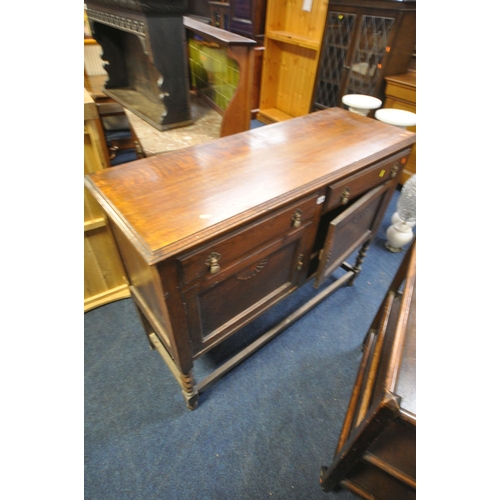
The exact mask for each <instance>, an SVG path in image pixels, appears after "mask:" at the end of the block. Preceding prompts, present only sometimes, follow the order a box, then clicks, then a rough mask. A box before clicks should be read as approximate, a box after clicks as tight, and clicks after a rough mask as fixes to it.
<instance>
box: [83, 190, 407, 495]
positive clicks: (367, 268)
mask: <svg viewBox="0 0 500 500" xmlns="http://www.w3.org/2000/svg"><path fill="white" fill-rule="evenodd" d="M398 196H399V192H397V191H396V193H395V195H394V197H393V199H392V201H391V205H390V206H389V209H388V210H387V212H386V216H385V219H384V221H383V223H382V224H381V227H380V229H379V232H378V234H377V237H376V238H375V240H374V242H373V243H372V245H371V247H370V250H369V252H368V254H367V257H366V259H365V262H364V265H363V270H362V272H361V274H360V275H359V276H358V278H357V280H356V282H355V285H354V286H353V287H344V288H341V289H340V290H338V291H337V292H335V293H334V294H333V295H332V296H330V297H329V298H328V299H326V300H325V301H324V302H322V303H321V304H319V305H318V306H317V307H316V308H315V309H313V310H312V311H311V312H309V313H308V314H307V315H305V316H304V317H303V318H301V319H300V320H299V321H297V322H296V323H294V324H293V325H291V326H290V327H289V328H288V329H287V330H285V331H284V332H283V333H281V334H280V335H279V336H278V337H277V338H276V339H274V340H273V341H271V342H270V343H269V344H267V345H266V346H265V347H263V348H262V349H261V350H259V351H258V352H257V353H255V354H254V355H253V356H252V357H250V358H249V359H247V360H246V361H245V362H243V363H242V364H241V365H239V366H238V367H237V368H235V369H234V370H233V371H232V372H230V373H229V374H227V375H226V376H225V377H224V378H223V379H222V380H220V381H219V382H218V383H217V384H216V385H214V386H213V387H211V388H210V389H208V390H207V392H205V393H203V394H202V395H201V397H200V404H199V407H198V409H197V410H195V411H189V410H187V408H186V406H185V403H184V400H183V398H182V395H181V392H180V388H179V386H178V384H177V382H176V381H175V379H174V377H173V375H172V374H171V373H170V371H169V369H168V368H167V366H166V365H165V363H164V362H163V360H162V359H161V357H160V355H159V354H158V353H157V352H155V351H152V350H150V349H149V346H148V342H147V340H146V337H145V335H144V332H143V330H142V327H141V324H140V322H139V319H138V317H137V315H136V312H135V309H134V306H133V304H132V301H131V299H125V300H121V301H118V302H114V303H112V304H108V305H106V306H102V307H100V308H98V309H95V310H93V311H90V312H88V313H86V314H85V323H84V326H85V498H86V499H88V500H143V499H144V500H160V499H161V500H194V499H201V500H238V499H250V500H257V499H276V500H278V499H279V500H316V499H318V500H319V499H325V498H329V497H330V498H337V499H339V500H347V499H354V498H357V497H355V496H354V495H353V494H351V493H350V492H348V491H344V490H342V491H340V492H338V493H324V492H323V491H322V490H321V487H320V484H319V474H320V467H321V466H322V465H328V464H329V463H330V462H331V460H332V458H333V454H334V450H335V446H336V444H337V440H338V436H339V432H340V430H341V427H342V423H343V419H344V414H345V411H346V408H347V404H348V401H349V397H350V394H351V390H352V386H353V383H354V379H355V376H356V372H357V369H358V365H359V362H360V359H361V349H360V346H361V342H362V340H363V338H364V336H365V334H366V331H367V329H368V328H369V326H370V323H371V321H372V319H373V316H374V315H375V313H376V311H377V309H378V307H379V305H380V303H381V302H382V299H383V297H384V295H385V293H386V291H387V288H388V286H389V284H390V282H391V280H392V278H393V276H394V274H395V273H396V270H397V268H398V266H399V264H400V262H401V260H402V259H403V256H404V252H402V253H398V254H394V253H391V252H389V251H387V250H386V249H385V247H384V243H385V240H386V238H385V231H386V229H387V227H388V226H389V224H390V216H391V215H392V213H393V212H394V211H395V206H396V200H397V197H398ZM405 250H406V247H405ZM311 293H312V285H310V284H307V285H305V286H304V287H303V289H300V290H298V291H297V292H295V294H293V295H292V296H290V297H289V298H288V299H286V300H285V301H284V303H283V304H280V305H278V306H276V307H275V308H274V309H272V310H271V311H269V312H268V313H266V314H265V315H264V317H262V318H260V319H259V320H257V321H255V322H254V323H252V324H251V325H249V326H248V327H246V328H245V330H244V331H243V332H241V335H239V336H238V338H236V339H233V338H232V339H230V340H231V341H230V342H228V343H227V345H223V346H222V347H221V348H220V349H219V350H218V352H212V353H209V355H207V356H205V357H204V358H206V359H204V358H202V359H200V360H198V361H197V364H196V366H195V371H194V374H195V377H196V376H197V375H198V377H197V378H198V380H200V379H201V378H202V377H200V376H199V375H203V373H204V371H206V370H208V369H210V368H211V367H212V366H214V365H216V364H217V363H218V362H220V360H221V359H222V357H223V356H224V355H225V354H227V352H229V351H231V350H232V349H234V348H236V344H237V343H238V342H240V341H241V342H243V341H245V339H246V337H249V336H250V337H251V336H252V335H253V334H255V332H259V331H260V330H262V331H264V329H265V328H266V327H269V326H271V325H273V324H275V323H276V322H277V321H279V319H280V318H282V317H284V316H286V315H287V314H288V313H289V312H290V311H291V310H293V309H294V308H295V307H297V305H298V304H300V303H301V301H303V299H304V297H305V296H307V295H309V294H311Z"/></svg>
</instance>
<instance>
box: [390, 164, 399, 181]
mask: <svg viewBox="0 0 500 500" xmlns="http://www.w3.org/2000/svg"><path fill="white" fill-rule="evenodd" d="M398 170H399V165H398V164H397V163H396V165H394V166H393V167H392V168H391V179H394V177H396V175H398Z"/></svg>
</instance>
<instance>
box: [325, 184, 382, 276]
mask: <svg viewBox="0 0 500 500" xmlns="http://www.w3.org/2000/svg"><path fill="white" fill-rule="evenodd" d="M390 187H391V183H390V182H388V183H386V184H384V185H382V186H378V187H376V188H374V189H372V190H371V191H370V192H369V193H367V194H365V195H364V196H362V197H361V198H360V199H359V200H358V201H356V202H355V203H354V204H352V205H351V206H350V207H349V208H347V209H346V210H344V211H343V212H342V213H341V214H340V215H339V216H338V217H336V218H335V219H333V220H332V221H331V222H330V229H329V231H328V235H327V238H326V241H325V246H324V248H323V256H322V258H321V262H320V267H319V271H318V277H317V278H316V286H319V285H320V284H321V283H322V282H323V281H324V280H325V279H326V278H327V277H328V276H329V275H330V274H331V273H332V272H333V271H334V270H335V269H336V268H337V267H338V266H339V265H340V264H342V262H343V261H344V259H346V258H347V256H348V255H349V254H351V253H352V252H353V251H354V250H355V249H356V247H358V246H359V245H361V243H363V242H364V241H366V240H367V239H368V238H369V237H370V235H371V231H372V228H373V225H374V223H375V222H376V219H377V214H378V211H379V208H380V206H381V204H382V202H383V201H384V194H386V192H387V190H388V189H389V188H390Z"/></svg>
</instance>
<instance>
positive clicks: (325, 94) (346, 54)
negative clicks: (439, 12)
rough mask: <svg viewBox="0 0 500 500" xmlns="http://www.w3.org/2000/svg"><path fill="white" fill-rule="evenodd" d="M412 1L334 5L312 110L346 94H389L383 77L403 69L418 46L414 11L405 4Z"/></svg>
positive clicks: (339, 101) (331, 104)
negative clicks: (377, 5) (368, 5)
mask: <svg viewBox="0 0 500 500" xmlns="http://www.w3.org/2000/svg"><path fill="white" fill-rule="evenodd" d="M410 3H411V2H404V4H405V5H403V3H396V2H392V3H391V7H390V8H380V9H378V8H373V9H366V8H364V7H342V6H335V5H333V6H331V8H330V10H329V12H328V15H327V20H326V25H325V31H324V35H323V42H322V48H321V55H320V62H319V67H318V72H317V75H316V84H315V94H314V98H313V105H312V109H313V110H319V109H325V108H330V107H334V106H341V105H342V96H344V95H346V94H364V95H370V96H374V97H378V98H379V99H381V100H383V99H384V92H383V91H384V77H385V76H387V75H392V74H398V70H401V73H404V72H405V71H406V70H407V68H408V65H409V63H410V60H411V54H412V51H413V48H412V47H414V46H415V39H416V35H415V12H414V10H413V11H412V10H411V8H410V7H408V8H405V6H406V5H409V4H410ZM412 5H414V4H412ZM392 7H394V8H392ZM395 9H402V12H399V11H398V10H395Z"/></svg>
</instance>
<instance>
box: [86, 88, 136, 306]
mask: <svg viewBox="0 0 500 500" xmlns="http://www.w3.org/2000/svg"><path fill="white" fill-rule="evenodd" d="M83 103H84V107H83V109H84V120H83V144H84V146H83V148H84V149H83V159H84V175H88V174H91V173H93V172H100V171H102V170H107V169H108V167H109V166H110V165H109V159H108V156H109V152H108V148H107V146H106V139H105V137H104V129H103V126H102V123H101V120H100V117H99V111H98V109H97V105H96V103H95V102H94V100H93V99H92V97H91V95H90V94H89V93H88V92H87V90H85V89H84V91H83ZM114 168H116V167H114ZM83 213H84V223H83V235H84V239H83V241H84V295H83V297H84V311H85V312H87V311H90V310H91V309H94V308H96V307H99V306H101V305H104V304H108V303H109V302H113V301H115V300H120V299H124V298H126V297H130V291H129V288H128V282H127V278H126V275H125V270H124V269H123V265H122V262H121V259H120V256H119V254H118V249H117V248H116V244H115V240H114V238H113V234H112V233H111V229H110V228H109V224H108V218H107V217H106V215H105V213H104V211H103V210H102V208H101V207H100V205H99V204H98V203H97V202H96V200H95V199H94V197H93V196H92V195H91V194H90V193H89V191H88V189H87V188H84V212H83Z"/></svg>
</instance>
